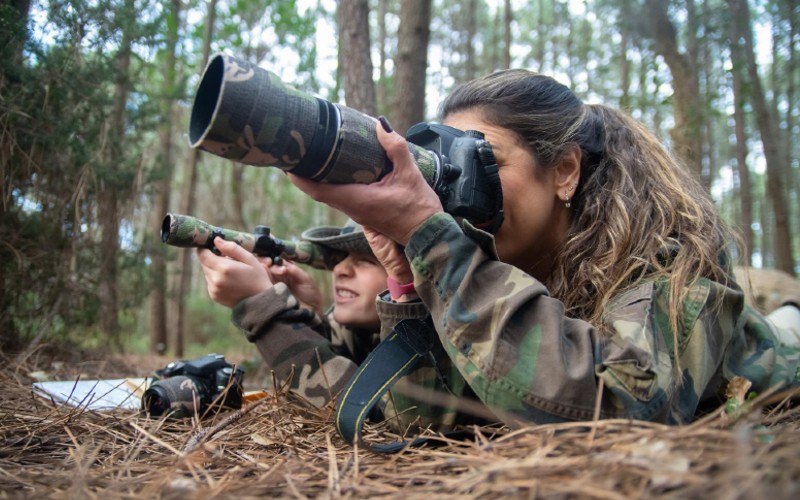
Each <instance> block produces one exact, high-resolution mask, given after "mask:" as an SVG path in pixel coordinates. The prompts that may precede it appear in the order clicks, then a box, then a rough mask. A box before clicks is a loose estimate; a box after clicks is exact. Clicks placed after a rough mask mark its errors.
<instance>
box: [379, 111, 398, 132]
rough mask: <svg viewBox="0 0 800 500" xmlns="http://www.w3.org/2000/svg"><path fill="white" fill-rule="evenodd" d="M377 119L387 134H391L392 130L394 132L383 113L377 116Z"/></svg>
mask: <svg viewBox="0 0 800 500" xmlns="http://www.w3.org/2000/svg"><path fill="white" fill-rule="evenodd" d="M378 121H379V122H381V127H383V130H385V131H386V133H387V134H391V133H392V132H394V129H393V128H392V126H391V125H389V120H387V119H386V117H385V116H383V115H381V116H379V117H378Z"/></svg>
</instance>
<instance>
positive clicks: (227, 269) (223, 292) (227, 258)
mask: <svg viewBox="0 0 800 500" xmlns="http://www.w3.org/2000/svg"><path fill="white" fill-rule="evenodd" d="M214 245H216V247H217V249H218V250H219V252H220V255H214V253H213V252H211V250H208V249H205V248H201V249H198V250H197V258H198V260H199V261H200V266H201V268H202V270H203V275H204V276H205V278H206V287H207V288H208V295H209V296H210V297H211V299H212V300H214V301H215V302H217V303H219V304H222V305H224V306H227V307H231V308H232V307H234V306H235V305H236V304H238V303H239V302H241V301H242V300H244V299H246V298H248V297H252V296H253V295H258V294H259V293H261V292H263V291H264V290H266V289H267V288H269V287H271V286H272V285H273V282H272V280H271V279H270V276H269V272H268V271H267V268H268V267H269V265H270V264H271V262H261V261H259V260H258V258H257V257H256V256H255V255H253V254H252V253H250V252H248V251H247V250H245V249H244V248H242V247H241V246H239V245H237V244H236V243H234V242H232V241H226V240H223V239H222V238H219V237H217V238H215V239H214ZM267 260H269V259H267Z"/></svg>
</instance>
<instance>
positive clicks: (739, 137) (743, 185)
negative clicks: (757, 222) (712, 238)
mask: <svg viewBox="0 0 800 500" xmlns="http://www.w3.org/2000/svg"><path fill="white" fill-rule="evenodd" d="M729 32H730V36H731V40H732V41H733V40H736V38H737V35H736V33H737V30H736V27H735V26H734V25H733V24H731V25H730V26H729ZM743 59H744V58H743V55H742V51H741V50H740V48H739V45H738V44H736V43H733V42H732V43H731V65H732V68H731V78H732V80H733V99H734V106H733V121H734V131H735V133H736V144H735V146H734V149H735V157H736V171H737V173H738V177H739V206H740V216H739V230H740V232H741V234H742V243H743V245H744V248H743V249H742V251H743V252H744V259H743V262H742V263H743V264H744V265H748V266H750V265H753V252H754V250H755V242H754V241H753V188H752V185H751V181H750V168H749V166H748V165H747V151H748V148H747V132H746V130H747V123H746V117H745V114H744V103H745V102H746V101H747V99H746V97H745V95H744V90H743V84H742V81H743V79H742V71H743V68H744V67H745V66H746V64H745V62H744V60H743Z"/></svg>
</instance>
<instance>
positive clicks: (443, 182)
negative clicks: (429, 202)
mask: <svg viewBox="0 0 800 500" xmlns="http://www.w3.org/2000/svg"><path fill="white" fill-rule="evenodd" d="M406 140H407V141H408V142H410V143H412V144H416V145H417V146H420V147H422V148H424V149H425V150H427V151H428V152H430V153H432V156H433V158H434V159H435V161H436V163H437V165H436V168H435V172H436V174H435V176H434V179H433V181H432V182H431V187H433V189H434V191H435V192H436V194H437V195H439V199H440V200H441V202H442V207H443V208H444V211H445V212H447V213H449V214H450V215H452V216H453V217H463V218H465V219H467V220H469V221H471V222H473V223H478V224H488V226H487V227H485V229H486V230H488V231H489V232H491V233H494V232H495V231H497V229H498V228H499V227H500V224H502V223H503V192H502V188H501V184H500V175H499V173H498V170H497V160H496V159H495V157H494V152H493V151H492V146H491V144H489V142H488V141H486V140H485V139H484V136H483V133H481V132H478V131H477V130H467V131H462V130H459V129H457V128H454V127H449V126H447V125H441V124H437V123H426V122H422V123H418V124H416V125H413V126H412V127H411V128H409V129H408V132H407V133H406Z"/></svg>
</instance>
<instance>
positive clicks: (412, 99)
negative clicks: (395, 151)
mask: <svg viewBox="0 0 800 500" xmlns="http://www.w3.org/2000/svg"><path fill="white" fill-rule="evenodd" d="M430 25H431V0H419V1H416V2H402V3H401V4H400V26H399V28H398V33H397V57H396V59H395V68H396V73H395V74H396V77H395V82H396V83H395V96H394V105H393V106H392V117H391V118H392V120H391V122H392V126H393V127H394V129H395V130H396V131H397V133H399V134H401V135H405V133H406V130H408V128H409V127H411V125H414V124H415V123H419V122H421V121H423V120H425V80H426V74H425V71H426V69H427V66H428V42H429V40H430V29H431V27H430Z"/></svg>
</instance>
